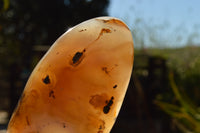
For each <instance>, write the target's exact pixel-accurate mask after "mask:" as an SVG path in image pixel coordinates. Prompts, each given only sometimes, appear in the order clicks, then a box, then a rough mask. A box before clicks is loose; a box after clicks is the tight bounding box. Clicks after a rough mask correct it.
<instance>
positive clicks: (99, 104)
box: [7, 17, 134, 133]
mask: <svg viewBox="0 0 200 133" xmlns="http://www.w3.org/2000/svg"><path fill="white" fill-rule="evenodd" d="M133 51H134V50H133V40H132V35H131V32H130V30H129V28H128V27H127V26H126V25H125V24H124V23H123V22H122V21H121V20H119V19H117V18H113V17H98V18H94V19H90V20H88V21H85V22H83V23H81V24H79V25H77V26H75V27H73V28H71V29H69V30H68V31H67V32H66V33H64V34H63V35H62V36H61V37H60V38H58V40H56V42H55V43H54V44H53V45H52V47H51V48H50V49H49V50H48V52H47V53H46V54H45V56H44V57H43V58H42V59H41V61H40V62H39V63H38V64H37V66H36V68H35V69H34V71H33V72H32V74H31V76H30V78H29V80H28V82H27V84H26V86H25V89H24V92H23V94H22V97H21V99H20V101H19V103H18V106H17V108H16V110H15V112H14V113H13V115H12V117H11V120H10V122H9V126H8V131H7V132H8V133H109V132H110V130H111V128H112V126H113V124H114V122H115V120H116V118H117V115H118V113H119V110H120V107H121V105H122V102H123V99H124V96H125V93H126V90H127V86H128V83H129V80H130V76H131V73H132V66H133V57H134V56H133V54H134V52H133Z"/></svg>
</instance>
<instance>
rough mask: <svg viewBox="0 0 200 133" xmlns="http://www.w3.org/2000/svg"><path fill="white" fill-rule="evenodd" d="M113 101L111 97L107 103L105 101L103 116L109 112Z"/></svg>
mask: <svg viewBox="0 0 200 133" xmlns="http://www.w3.org/2000/svg"><path fill="white" fill-rule="evenodd" d="M113 100H114V97H113V96H112V97H111V99H110V100H109V101H106V104H107V105H106V106H104V108H103V112H104V114H108V113H109V111H110V107H111V106H112V104H113Z"/></svg>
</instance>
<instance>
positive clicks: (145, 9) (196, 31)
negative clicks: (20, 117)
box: [0, 0, 200, 133]
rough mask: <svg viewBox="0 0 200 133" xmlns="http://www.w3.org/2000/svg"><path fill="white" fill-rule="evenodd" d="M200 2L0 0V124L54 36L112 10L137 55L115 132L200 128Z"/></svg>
mask: <svg viewBox="0 0 200 133" xmlns="http://www.w3.org/2000/svg"><path fill="white" fill-rule="evenodd" d="M199 5H200V1H198V0H190V1H188V0H176V1H174V0H0V130H3V129H6V127H7V124H8V121H9V118H10V116H11V114H12V112H13V110H14V108H15V106H16V104H17V102H18V100H19V97H20V95H21V93H22V91H23V88H24V86H25V84H26V81H27V79H28V77H29V75H30V73H31V72H32V70H33V69H34V67H35V65H36V64H37V62H38V61H39V60H40V59H41V57H42V56H43V55H44V54H45V52H46V51H47V50H48V49H49V47H50V46H51V45H52V44H53V42H54V41H55V40H56V39H57V38H58V37H59V36H60V35H61V34H63V33H64V32H65V31H66V30H67V29H69V28H70V27H72V26H74V25H76V24H78V23H80V22H82V21H84V20H87V19H90V18H93V17H98V16H114V17H118V18H120V19H122V20H123V21H124V22H125V23H126V24H127V25H128V27H129V28H130V30H131V32H132V34H133V39H134V46H135V61H134V69H133V73H132V77H131V80H130V84H129V88H128V91H127V94H126V97H125V100H124V103H123V106H122V108H121V111H120V114H119V117H118V119H117V121H116V123H115V125H114V127H113V129H112V131H111V133H122V132H124V133H182V132H185V133H200V108H199V105H200V87H199V82H200V54H199V53H200V19H199V18H200V13H199V12H200V8H199ZM0 132H1V131H0Z"/></svg>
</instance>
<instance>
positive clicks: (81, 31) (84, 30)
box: [79, 29, 87, 32]
mask: <svg viewBox="0 0 200 133" xmlns="http://www.w3.org/2000/svg"><path fill="white" fill-rule="evenodd" d="M86 30H87V29H82V30H79V32H83V31H86Z"/></svg>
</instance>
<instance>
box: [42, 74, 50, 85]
mask: <svg viewBox="0 0 200 133" xmlns="http://www.w3.org/2000/svg"><path fill="white" fill-rule="evenodd" d="M42 81H43V82H44V83H45V84H50V78H49V75H47V76H46V77H45V78H44V79H42Z"/></svg>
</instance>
